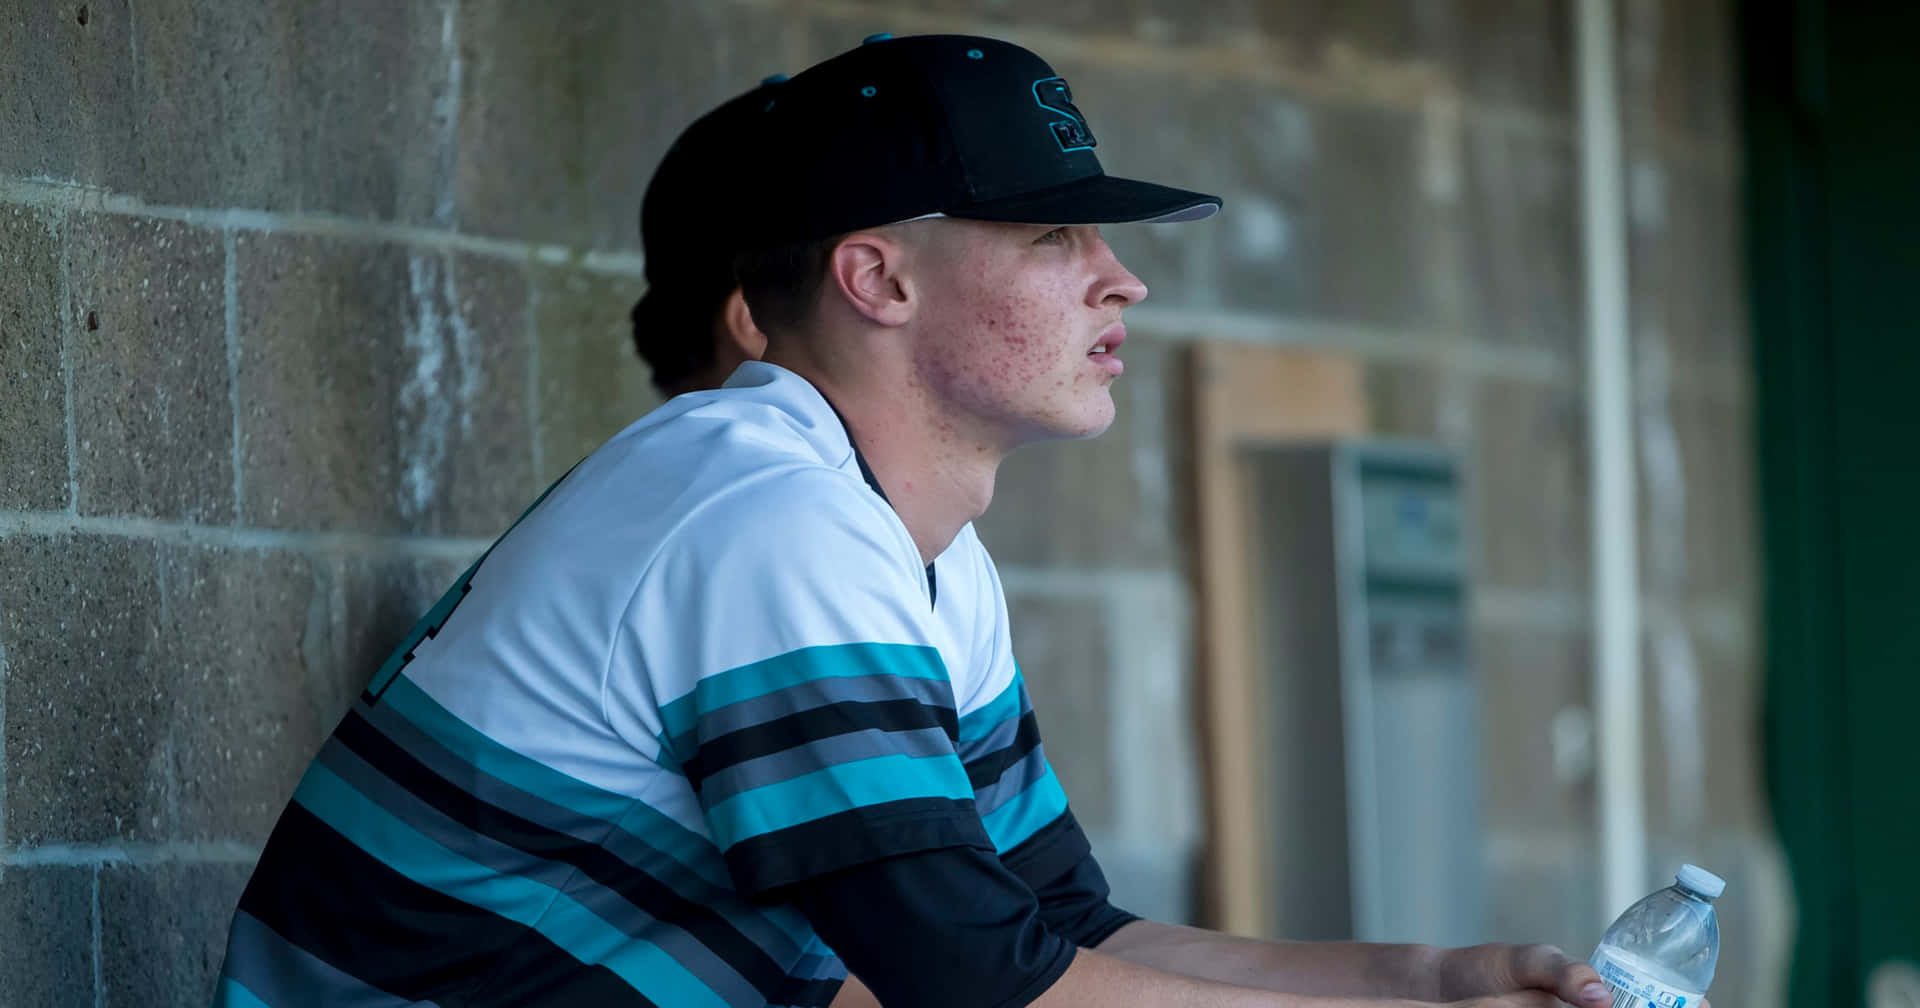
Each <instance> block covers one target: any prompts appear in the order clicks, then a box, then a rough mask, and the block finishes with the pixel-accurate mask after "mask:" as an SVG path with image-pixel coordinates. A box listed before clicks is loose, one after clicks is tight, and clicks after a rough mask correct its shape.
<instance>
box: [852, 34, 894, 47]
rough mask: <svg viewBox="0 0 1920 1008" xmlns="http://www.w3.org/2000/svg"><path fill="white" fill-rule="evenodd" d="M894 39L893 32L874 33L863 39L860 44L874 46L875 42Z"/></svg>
mask: <svg viewBox="0 0 1920 1008" xmlns="http://www.w3.org/2000/svg"><path fill="white" fill-rule="evenodd" d="M892 38H893V33H892V32H874V33H873V34H871V35H869V36H867V37H866V38H863V39H861V40H860V44H861V45H872V44H874V43H875V42H885V41H888V40H889V39H892Z"/></svg>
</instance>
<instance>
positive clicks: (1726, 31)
mask: <svg viewBox="0 0 1920 1008" xmlns="http://www.w3.org/2000/svg"><path fill="white" fill-rule="evenodd" d="M1619 22H1620V24H1619V30H1620V56H1621V60H1620V62H1621V70H1622V76H1623V78H1624V79H1623V81H1622V84H1623V92H1624V95H1625V98H1626V107H1625V108H1624V109H1623V110H1622V111H1623V113H1624V118H1625V120H1626V126H1627V128H1628V129H1629V130H1632V131H1635V132H1644V131H1649V130H1656V129H1659V128H1661V127H1665V128H1667V129H1671V130H1675V131H1678V132H1680V133H1683V134H1686V135H1690V136H1692V137H1695V138H1711V139H1714V140H1724V141H1737V139H1738V136H1739V115H1740V110H1739V74H1738V67H1737V65H1736V62H1737V56H1738V53H1739V43H1738V38H1737V35H1736V25H1737V18H1736V16H1735V14H1734V12H1733V5H1732V4H1730V3H1729V2H1728V0H1701V2H1698V3H1688V4H1668V3H1660V2H1658V0H1629V2H1627V3H1623V4H1621V5H1620V14H1619Z"/></svg>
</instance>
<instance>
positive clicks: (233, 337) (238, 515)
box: [220, 228, 247, 526]
mask: <svg viewBox="0 0 1920 1008" xmlns="http://www.w3.org/2000/svg"><path fill="white" fill-rule="evenodd" d="M220 234H221V245H222V246H223V247H224V248H225V250H226V257H227V262H226V270H225V274H226V275H225V278H224V283H225V285H226V291H225V295H226V316H227V411H228V413H229V415H230V416H231V417H232V420H233V445H232V448H233V451H232V464H233V523H234V524H235V525H236V526H237V525H239V524H240V523H241V522H243V521H245V520H246V506H247V493H246V490H247V486H246V477H245V476H244V475H243V473H242V470H241V468H240V457H241V452H240V291H239V286H240V266H239V260H240V239H239V236H238V235H236V234H234V231H233V229H232V228H226V229H224V230H223V231H221V232H220Z"/></svg>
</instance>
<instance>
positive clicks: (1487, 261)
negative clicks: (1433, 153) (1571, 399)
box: [1461, 122, 1585, 357]
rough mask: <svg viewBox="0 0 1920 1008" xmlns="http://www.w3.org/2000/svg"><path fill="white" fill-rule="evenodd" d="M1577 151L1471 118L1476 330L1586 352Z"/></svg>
mask: <svg viewBox="0 0 1920 1008" xmlns="http://www.w3.org/2000/svg"><path fill="white" fill-rule="evenodd" d="M1577 157H1578V154H1577V152H1576V150H1575V149H1574V146H1573V143H1572V141H1571V140H1570V139H1568V138H1566V137H1562V136H1557V135H1552V134H1540V133H1533V132H1522V131H1515V130H1511V129H1506V128H1503V127H1501V126H1497V125H1488V124H1485V123H1474V122H1470V123H1468V125H1467V127H1466V152H1465V160H1466V174H1465V179H1464V183H1465V184H1464V188H1463V199H1462V204H1461V211H1462V220H1463V224H1462V226H1463V227H1465V228H1467V229H1468V235H1467V238H1466V264H1465V269H1466V273H1467V276H1466V289H1467V290H1468V291H1469V292H1470V296H1469V297H1468V298H1467V304H1466V318H1465V319H1464V323H1465V327H1466V331H1467V333H1468V334H1469V335H1471V336H1474V337H1475V338H1478V339H1484V340H1487V341H1488V342H1491V343H1498V344H1502V345H1524V346H1533V347H1543V348H1547V349H1552V350H1557V351H1560V352H1563V353H1565V354H1567V355H1569V356H1570V357H1571V356H1572V355H1575V354H1577V353H1578V352H1579V347H1580V335H1581V333H1582V332H1583V331H1584V330H1583V325H1584V323H1583V321H1582V318H1583V312H1584V308H1583V300H1582V299H1583V298H1584V297H1585V294H1584V291H1585V280H1584V276H1583V274H1582V268H1583V267H1582V265H1581V257H1580V255H1581V254H1580V246H1579V238H1580V236H1579V228H1578V227H1577V226H1576V225H1577V224H1578V223H1579V220H1580V203H1579V199H1580V191H1579V164H1578V161H1577Z"/></svg>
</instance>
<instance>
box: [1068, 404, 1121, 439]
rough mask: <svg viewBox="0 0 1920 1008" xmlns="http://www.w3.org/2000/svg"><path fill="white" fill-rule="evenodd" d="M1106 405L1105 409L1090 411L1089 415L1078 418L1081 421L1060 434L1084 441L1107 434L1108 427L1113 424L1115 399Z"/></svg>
mask: <svg viewBox="0 0 1920 1008" xmlns="http://www.w3.org/2000/svg"><path fill="white" fill-rule="evenodd" d="M1104 406H1105V408H1104V409H1100V410H1095V411H1090V412H1089V414H1088V415H1087V416H1084V417H1080V418H1078V419H1079V420H1080V422H1079V423H1076V424H1073V425H1071V426H1070V427H1069V428H1068V429H1067V430H1064V431H1062V432H1061V434H1060V436H1061V437H1062V438H1065V439H1067V440H1070V441H1084V440H1086V439H1087V438H1096V437H1099V436H1100V435H1102V434H1105V433H1106V432H1107V428H1109V427H1112V426H1113V420H1114V409H1113V401H1112V400H1108V401H1107V402H1106V403H1105V404H1104Z"/></svg>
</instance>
